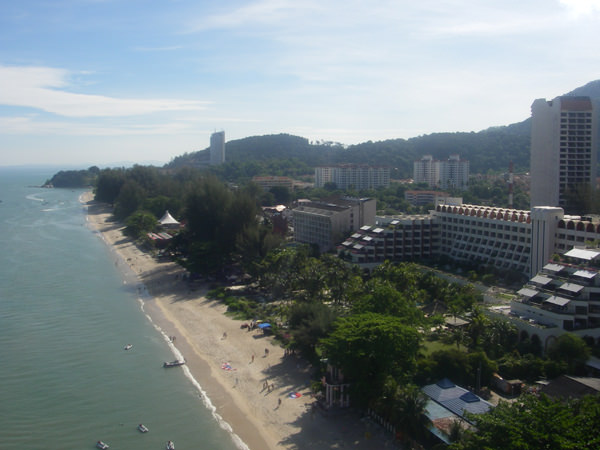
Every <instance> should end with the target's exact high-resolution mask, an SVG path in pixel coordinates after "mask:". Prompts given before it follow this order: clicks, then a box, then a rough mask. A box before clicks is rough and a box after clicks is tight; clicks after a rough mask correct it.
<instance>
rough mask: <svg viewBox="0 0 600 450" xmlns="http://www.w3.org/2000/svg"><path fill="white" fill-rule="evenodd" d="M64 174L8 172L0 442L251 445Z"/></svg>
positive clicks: (2, 209)
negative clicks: (57, 183) (150, 311)
mask: <svg viewBox="0 0 600 450" xmlns="http://www.w3.org/2000/svg"><path fill="white" fill-rule="evenodd" d="M57 171H58V170H52V169H48V168H23V167H19V168H0V449H2V450H41V449H61V450H65V449H82V450H85V449H90V450H91V449H93V448H95V445H96V442H97V441H99V440H101V441H103V442H105V443H106V444H108V445H109V446H110V449H111V450H113V449H114V450H119V449H123V450H138V449H139V450H142V449H143V450H152V449H156V450H160V449H164V448H165V445H166V442H167V441H169V440H171V441H173V442H174V444H175V448H176V449H178V450H179V449H211V450H236V449H238V450H239V449H245V448H247V447H246V446H245V444H244V443H243V442H241V441H240V440H239V438H237V436H236V435H235V434H234V432H233V431H232V430H231V428H230V427H229V425H228V424H227V423H225V422H224V421H223V420H222V419H221V418H220V417H219V416H218V414H216V412H215V408H214V406H213V405H212V404H211V402H210V399H209V398H207V397H206V395H205V393H204V392H203V390H202V386H201V384H199V383H198V381H197V380H194V379H193V377H192V376H191V374H190V373H189V371H188V370H187V368H186V367H185V366H183V367H178V368H171V369H164V368H163V367H162V363H163V362H164V361H169V360H173V359H175V358H177V357H179V356H180V354H179V352H178V350H177V348H176V347H175V346H173V344H172V343H171V342H170V341H169V340H168V338H167V336H165V335H164V333H163V332H162V331H161V329H160V328H159V327H158V326H157V325H156V324H154V323H153V322H152V320H151V318H150V317H149V316H148V315H147V314H146V312H145V311H144V302H145V301H147V300H148V299H147V298H146V299H144V298H140V296H139V295H140V294H139V292H140V290H139V289H138V288H139V287H140V286H139V280H137V279H136V278H135V275H134V274H132V273H129V274H127V273H123V272H121V271H120V267H123V266H126V265H125V264H119V267H117V266H116V265H115V258H116V255H115V254H114V253H113V251H112V250H111V249H110V248H109V247H108V246H107V245H106V244H105V243H104V242H103V240H102V239H101V236H100V234H99V233H97V232H95V231H93V230H92V229H91V228H89V227H88V226H87V222H86V211H85V208H84V206H83V205H82V204H81V202H80V196H81V195H82V194H83V193H84V190H72V189H46V188H41V187H36V186H40V185H42V184H43V183H44V182H45V181H46V180H47V179H49V178H50V177H51V176H52V175H53V174H54V173H55V172H57ZM142 292H143V290H142ZM127 344H131V345H132V348H131V349H130V350H125V349H124V347H125V346H126V345H127ZM140 423H143V424H144V425H146V426H147V427H148V429H149V432H147V433H141V432H140V431H138V430H137V426H138V424H140Z"/></svg>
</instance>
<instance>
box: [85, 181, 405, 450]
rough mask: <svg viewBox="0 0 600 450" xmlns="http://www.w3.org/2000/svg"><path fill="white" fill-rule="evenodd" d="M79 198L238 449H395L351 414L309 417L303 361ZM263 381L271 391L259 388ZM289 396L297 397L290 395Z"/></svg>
mask: <svg viewBox="0 0 600 450" xmlns="http://www.w3.org/2000/svg"><path fill="white" fill-rule="evenodd" d="M80 201H81V203H82V204H83V205H84V206H85V207H86V208H87V223H88V226H89V227H90V228H91V229H93V230H95V231H97V232H98V233H99V234H100V235H101V237H102V239H103V240H104V242H105V243H106V244H107V245H108V246H109V247H110V248H111V249H113V250H114V251H115V252H116V255H117V256H118V258H117V260H116V261H115V264H116V265H117V266H119V267H120V269H121V270H122V271H123V272H124V274H126V275H127V274H128V275H129V276H131V274H133V275H135V277H136V278H137V280H135V281H133V282H134V283H136V285H137V290H138V294H139V297H140V300H141V301H142V303H143V309H144V311H145V312H146V314H147V315H148V316H149V318H150V320H151V321H152V322H153V323H154V325H155V326H156V327H157V328H159V329H160V330H161V331H162V332H163V334H164V335H165V336H175V341H174V342H173V343H171V345H173V347H174V350H175V353H176V354H177V353H180V354H181V355H182V356H183V357H185V359H186V365H185V366H183V370H184V373H185V374H186V375H187V376H188V378H190V379H191V380H192V381H193V382H194V381H195V384H196V387H197V389H198V390H199V392H200V394H201V396H202V399H203V401H204V403H205V404H206V405H207V407H208V408H209V409H211V410H212V412H213V416H214V417H215V419H216V420H217V422H218V423H219V424H220V425H221V427H223V428H225V429H228V431H230V432H231V433H232V436H233V439H234V441H235V442H236V445H237V446H238V448H240V449H251V450H259V449H265V450H271V449H273V450H274V449H282V448H283V449H290V450H292V449H304V448H310V447H314V448H350V447H352V448H355V449H368V450H370V449H381V448H396V447H395V446H394V444H393V443H392V442H391V441H390V439H389V436H386V435H385V433H384V431H383V430H382V429H381V428H380V427H379V426H378V425H376V424H374V423H372V422H371V421H370V420H360V419H359V418H358V417H356V416H355V415H353V414H352V413H350V412H348V413H341V414H336V415H331V416H325V415H323V414H321V413H320V412H315V410H314V409H313V408H312V405H313V403H314V399H313V396H312V395H311V390H310V386H309V384H310V367H309V366H308V365H307V364H306V362H305V361H303V360H302V359H301V358H297V357H295V356H285V355H284V350H283V349H282V348H281V347H279V346H278V345H273V338H272V337H268V336H264V335H262V334H255V332H252V331H246V330H244V329H241V328H240V325H241V323H242V321H239V320H234V319H231V318H229V317H227V316H226V315H225V312H226V306H224V305H223V304H221V303H220V302H217V301H213V300H210V299H207V298H206V297H205V294H206V292H207V290H208V288H207V286H206V285H204V284H200V283H198V284H194V285H190V284H188V282H186V281H183V279H182V275H183V274H184V270H183V269H182V268H181V267H180V266H178V265H177V264H175V263H173V262H160V261H157V260H156V259H155V258H153V257H152V256H150V255H148V254H146V253H143V252H141V251H140V250H139V249H138V248H137V246H136V245H135V244H134V243H133V242H132V241H131V240H130V239H129V238H127V237H125V236H124V235H123V233H122V230H123V226H122V225H121V224H118V223H115V222H111V221H110V218H111V210H110V208H109V207H108V205H105V204H101V203H97V202H95V201H94V200H93V195H92V193H91V192H86V193H84V194H82V196H81V197H80ZM265 349H268V354H267V353H266V352H265ZM265 382H268V384H269V385H271V386H272V389H265V388H264V384H265ZM292 392H294V393H295V392H298V393H301V394H302V395H301V396H300V397H299V398H292V397H290V395H289V394H290V393H292ZM228 427H230V428H231V430H230V429H229V428H228Z"/></svg>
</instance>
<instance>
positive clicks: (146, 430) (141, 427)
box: [137, 423, 148, 433]
mask: <svg viewBox="0 0 600 450" xmlns="http://www.w3.org/2000/svg"><path fill="white" fill-rule="evenodd" d="M137 429H138V430H140V431H141V432H142V433H147V432H148V427H147V426H146V425H144V424H142V423H140V424H139V425H138V426H137Z"/></svg>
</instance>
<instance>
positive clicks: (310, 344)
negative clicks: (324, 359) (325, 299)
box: [287, 302, 339, 364]
mask: <svg viewBox="0 0 600 450" xmlns="http://www.w3.org/2000/svg"><path fill="white" fill-rule="evenodd" d="M338 317H339V313H338V312H337V311H336V310H335V309H333V308H331V307H329V306H328V305H326V304H323V303H316V302H315V303H296V304H295V305H293V306H292V307H291V308H290V310H289V315H288V322H287V324H288V327H289V329H290V330H291V331H290V337H291V342H290V343H289V347H290V348H291V349H293V350H298V351H300V352H301V354H302V355H303V356H304V357H305V358H306V359H307V360H308V361H310V362H311V363H313V364H316V363H317V362H318V361H319V357H320V355H319V353H318V351H317V345H318V344H319V341H320V340H321V339H323V338H325V337H327V336H328V335H329V334H330V332H331V330H332V329H333V324H334V322H335V320H336V319H337V318H338Z"/></svg>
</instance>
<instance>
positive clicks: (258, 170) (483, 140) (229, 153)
mask: <svg viewBox="0 0 600 450" xmlns="http://www.w3.org/2000/svg"><path fill="white" fill-rule="evenodd" d="M566 95H587V96H590V97H592V98H598V99H600V80H597V81H592V82H590V83H588V84H586V85H585V86H582V87H579V88H577V89H574V90H573V91H571V92H569V93H567V94H566ZM532 101H533V99H532ZM530 136H531V119H526V120H524V121H522V122H518V123H514V124H512V125H507V126H499V127H491V128H488V129H486V130H482V131H479V132H471V133H433V134H428V135H423V136H418V137H414V138H410V139H390V140H386V141H378V142H372V141H368V142H364V143H362V144H357V145H351V146H348V147H343V146H342V145H339V144H335V143H310V142H309V141H308V140H307V139H305V138H303V137H299V136H292V135H289V134H278V135H267V136H252V137H248V138H244V139H238V140H233V141H230V142H227V144H226V149H225V153H226V160H227V164H226V165H225V166H226V167H222V168H220V169H218V170H221V171H224V172H225V173H223V174H222V175H225V178H232V177H233V176H234V175H235V176H238V177H239V176H240V175H242V176H246V177H252V176H254V175H267V174H268V175H291V176H299V175H303V174H307V175H308V174H312V173H313V169H314V167H315V166H317V165H321V164H336V163H356V164H372V165H381V164H384V165H388V166H390V167H392V168H393V171H392V177H393V178H408V177H411V176H412V171H413V161H414V160H416V159H420V158H421V157H422V156H423V155H427V154H430V155H433V156H434V157H435V158H437V159H446V158H447V157H448V156H449V155H451V154H459V155H460V157H461V158H464V159H468V160H469V162H470V167H471V173H486V172H488V171H490V170H491V171H495V172H505V171H507V170H508V165H509V163H510V162H511V161H512V162H513V163H514V167H515V171H517V172H525V171H528V170H529V145H530ZM207 162H208V149H205V150H200V151H197V152H192V153H186V154H185V155H182V156H179V157H177V158H175V159H173V160H172V161H171V162H170V163H169V164H167V167H168V168H177V167H183V166H201V165H204V164H206V163H207ZM228 171H229V172H231V175H232V176H231V177H228V176H227V173H226V172H228Z"/></svg>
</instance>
